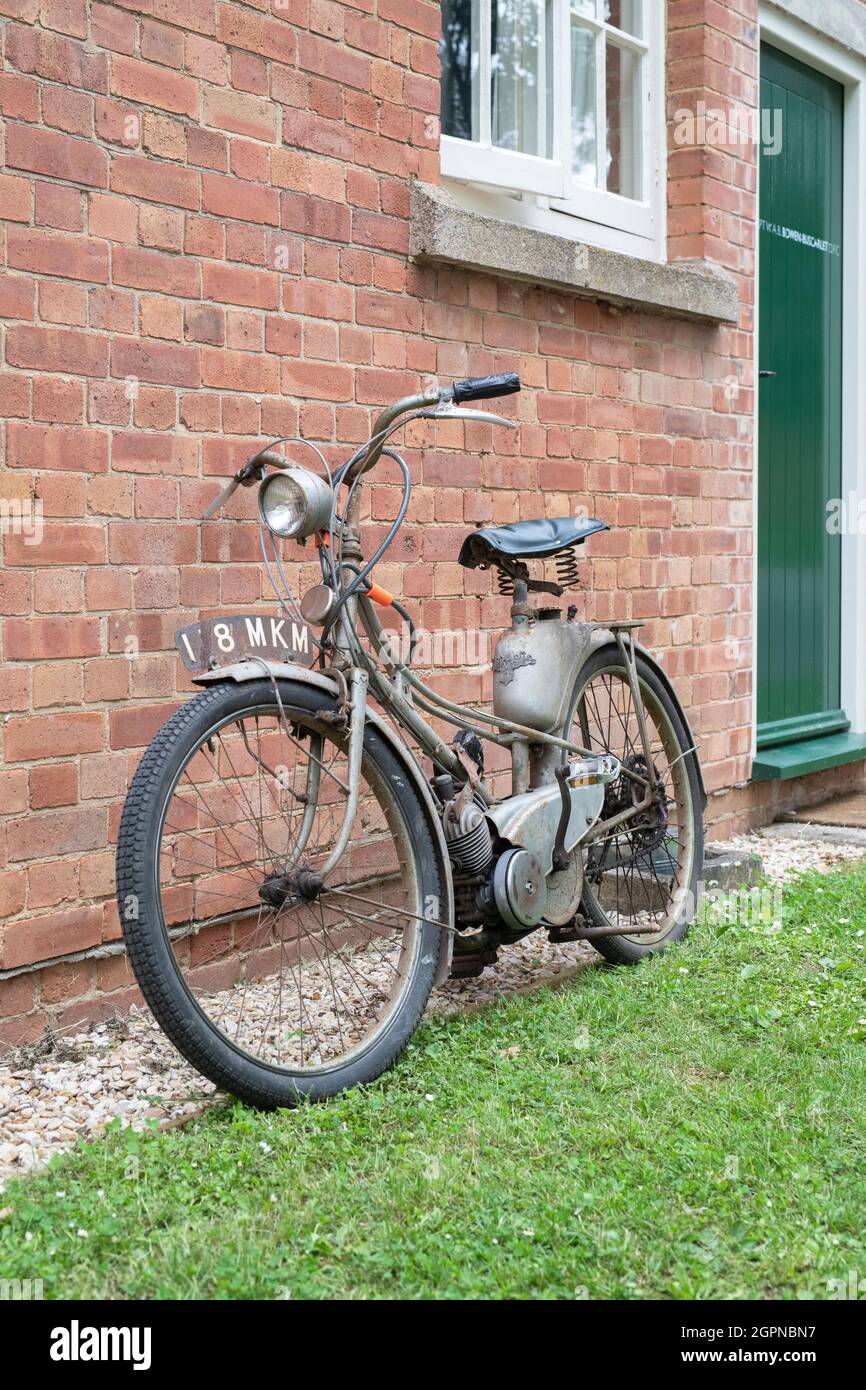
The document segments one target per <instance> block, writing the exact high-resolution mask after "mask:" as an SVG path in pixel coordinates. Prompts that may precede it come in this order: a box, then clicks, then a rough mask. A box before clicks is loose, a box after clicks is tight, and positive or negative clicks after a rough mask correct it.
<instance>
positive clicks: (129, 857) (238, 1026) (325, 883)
mask: <svg viewBox="0 0 866 1390" xmlns="http://www.w3.org/2000/svg"><path fill="white" fill-rule="evenodd" d="M278 689H279V694H280V700H281V702H282V709H281V708H280V704H279V702H278V701H277V700H276V698H275V695H274V687H273V686H272V684H271V682H270V681H269V680H261V681H250V682H244V683H241V684H229V683H226V684H223V685H217V686H213V687H211V688H210V689H209V690H206V691H204V692H203V693H202V694H200V695H198V696H196V697H195V698H194V699H193V700H191V701H190V702H189V703H188V704H187V705H185V706H184V707H183V708H182V709H180V710H178V712H177V713H176V714H175V715H174V716H173V717H172V718H171V719H170V720H169V721H168V723H167V724H166V725H165V726H164V727H163V729H162V730H161V731H160V732H159V733H158V734H157V736H156V738H155V739H154V740H153V742H152V743H151V745H150V747H149V748H148V749H147V751H146V752H145V755H144V757H143V759H142V761H141V763H140V765H139V768H138V771H137V772H136V774H135V778H134V780H133V782H132V785H131V787H130V791H129V795H128V797H127V800H126V805H125V807H124V811H123V818H122V821H121V827H120V837H119V844H118V854H117V887H118V897H119V904H120V916H121V922H122V924H123V931H124V936H125V938H126V943H127V947H128V950H129V956H130V960H131V962H132V966H133V969H134V971H135V974H136V977H137V979H138V982H139V985H140V987H141V989H142V992H143V994H144V996H145V998H146V1000H147V1002H148V1004H149V1005H150V1008H151V1009H152V1011H153V1013H154V1014H155V1016H156V1018H157V1021H158V1022H159V1023H160V1025H161V1026H162V1028H163V1030H164V1031H165V1032H166V1033H167V1034H168V1036H169V1037H170V1038H171V1039H172V1041H173V1042H174V1044H175V1046H176V1047H177V1048H178V1049H179V1051H180V1052H182V1053H183V1055H184V1056H185V1057H186V1058H187V1059H188V1060H189V1061H190V1062H192V1064H193V1065H194V1066H196V1067H197V1068H198V1069H199V1070H200V1071H201V1072H203V1073H204V1074H205V1075H206V1076H207V1077H209V1078H210V1080H212V1081H213V1082H215V1084H216V1085H218V1086H220V1087H222V1088H224V1089H226V1090H228V1091H231V1092H233V1093H234V1094H235V1095H237V1096H239V1097H241V1098H242V1099H243V1100H246V1101H249V1102H250V1103H253V1104H257V1105H262V1106H278V1105H290V1104H292V1103H294V1102H295V1101H297V1100H298V1099H299V1098H300V1097H302V1096H309V1097H311V1098H314V1099H319V1098H322V1097H325V1096H330V1095H333V1094H335V1093H336V1092H338V1091H340V1090H342V1089H344V1088H345V1087H348V1086H354V1085H357V1084H359V1083H362V1082H367V1081H371V1080H372V1079H373V1078H374V1077H376V1076H378V1075H379V1074H380V1073H381V1072H383V1071H384V1070H385V1069H386V1068H387V1067H389V1066H390V1065H391V1064H392V1063H393V1061H394V1060H395V1058H396V1057H397V1056H398V1055H399V1053H400V1051H401V1050H402V1048H403V1047H404V1046H405V1045H406V1043H407V1041H408V1040H409V1038H410V1037H411V1035H412V1033H413V1032H414V1030H415V1027H416V1026H417V1024H418V1021H419V1019H420V1017H421V1014H422V1012H423V1010H424V1006H425V1004H426V1002H427V998H428V996H429V994H430V990H431V988H432V985H433V980H434V978H435V974H436V969H437V964H438V960H439V953H440V950H444V949H445V948H446V945H447V942H446V939H445V936H446V933H445V929H444V927H443V926H442V925H440V923H442V922H443V921H444V920H447V918H448V903H447V899H446V896H445V894H446V888H445V880H444V877H443V872H442V866H441V864H440V862H439V855H438V851H437V846H436V844H435V841H434V839H433V836H432V834H431V830H430V826H429V824H428V822H427V818H426V812H425V808H424V806H423V804H422V802H421V800H420V798H419V797H418V795H417V794H416V792H415V791H414V790H413V788H412V787H411V784H410V780H409V778H408V777H407V776H406V772H405V768H404V767H403V765H402V764H401V762H400V761H399V760H398V758H397V757H396V756H395V754H394V752H393V751H392V750H391V748H390V747H389V746H388V744H387V742H386V740H385V739H384V738H383V737H382V735H381V734H380V733H379V732H378V731H377V730H376V729H375V727H374V726H372V725H370V724H368V725H367V728H366V731H365V741H364V756H363V762H362V778H361V794H360V799H359V801H358V805H357V811H356V814H355V816H354V818H353V822H352V825H351V827H350V829H349V835H348V840H347V842H346V845H345V848H344V849H343V851H342V853H341V854H340V856H339V859H338V860H337V862H336V864H335V865H334V867H333V868H332V869H329V870H327V871H326V872H323V870H325V869H326V864H327V860H328V858H329V856H330V855H331V854H332V852H333V851H334V848H335V846H336V844H337V841H338V837H339V836H340V831H341V828H342V826H343V823H344V820H345V815H346V806H347V797H348V790H349V788H348V780H347V747H348V739H347V733H346V731H345V729H344V728H343V727H342V724H341V720H340V716H339V712H338V711H337V709H336V708H335V706H334V702H333V700H332V698H331V697H330V696H329V695H328V694H327V692H325V691H321V690H318V689H317V688H315V687H313V686H309V685H304V684H301V683H295V682H288V681H281V682H279V684H278Z"/></svg>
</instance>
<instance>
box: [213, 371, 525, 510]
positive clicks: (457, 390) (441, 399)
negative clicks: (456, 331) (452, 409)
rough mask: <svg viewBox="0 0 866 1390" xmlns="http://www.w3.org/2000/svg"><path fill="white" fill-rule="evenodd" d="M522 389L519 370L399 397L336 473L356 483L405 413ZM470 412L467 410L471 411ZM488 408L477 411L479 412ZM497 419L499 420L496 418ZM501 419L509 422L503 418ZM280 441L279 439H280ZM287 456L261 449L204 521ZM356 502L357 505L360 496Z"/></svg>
mask: <svg viewBox="0 0 866 1390" xmlns="http://www.w3.org/2000/svg"><path fill="white" fill-rule="evenodd" d="M519 390H520V377H519V376H518V375H517V373H516V372H499V373H498V374H496V375H494V376H475V377H467V378H466V379H465V380H464V381H455V382H454V385H453V386H443V387H434V388H432V389H431V390H429V391H422V392H421V393H420V395H417V396H404V397H403V399H402V400H400V401H395V402H394V404H393V405H389V406H386V407H385V409H384V410H383V411H382V413H381V415H380V416H379V418H378V420H377V421H376V424H375V426H374V429H373V433H372V435H371V440H373V441H375V442H374V443H370V444H369V445H367V446H364V450H363V451H362V450H359V451H358V453H357V454H356V455H355V456H354V458H353V459H350V460H349V463H348V464H346V465H344V466H343V468H342V469H340V470H339V472H338V473H337V475H336V479H337V480H339V481H340V482H344V483H352V482H353V481H354V479H355V478H357V477H358V475H359V474H361V473H366V472H367V471H368V469H370V468H372V467H373V465H374V464H375V463H377V462H378V460H379V459H380V458H381V457H382V450H383V448H384V446H385V437H386V435H387V433H388V431H389V429H390V427H391V426H392V425H393V424H394V421H395V420H398V419H399V417H400V416H401V415H409V414H411V413H412V412H413V411H414V412H419V413H426V412H427V411H432V409H433V407H436V406H447V405H449V404H452V405H455V406H460V405H462V403H463V402H464V401H480V400H487V399H490V398H491V397H493V396H513V395H514V394H515V392H517V391H519ZM469 413H470V412H467V414H469ZM483 413H484V412H481V411H479V412H476V414H477V416H479V417H480V416H481V415H483ZM493 423H496V420H495V418H494V420H493ZM500 423H502V424H506V423H508V422H507V421H505V420H502V421H501V422H500ZM278 442H279V441H278ZM285 467H286V460H285V459H284V458H282V457H281V456H280V455H279V454H276V453H274V452H272V450H271V449H270V447H268V448H265V449H262V450H260V452H259V453H257V454H253V455H252V456H251V457H250V458H249V459H247V462H246V463H245V464H244V466H243V468H241V469H240V471H239V472H238V473H236V474H235V476H234V477H233V478H232V479H231V480H230V481H229V483H228V485H227V486H226V487H225V488H223V490H222V492H221V493H220V494H219V496H218V497H215V498H214V500H213V502H211V504H210V506H209V507H208V509H207V511H206V512H205V514H204V516H203V517H202V520H203V521H209V520H210V518H211V517H212V516H214V515H215V514H216V513H217V512H218V511H219V510H220V508H221V507H222V506H224V504H225V503H226V502H227V501H228V500H229V498H230V497H231V496H233V494H234V493H235V491H236V490H237V489H238V488H239V487H251V486H252V485H253V483H258V482H261V480H262V477H263V476H264V470H265V469H266V468H285ZM355 505H356V506H357V500H356V503H355Z"/></svg>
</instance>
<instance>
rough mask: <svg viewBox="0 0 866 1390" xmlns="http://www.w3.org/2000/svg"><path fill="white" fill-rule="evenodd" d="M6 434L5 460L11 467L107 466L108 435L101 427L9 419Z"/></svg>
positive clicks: (95, 470)
mask: <svg viewBox="0 0 866 1390" xmlns="http://www.w3.org/2000/svg"><path fill="white" fill-rule="evenodd" d="M7 438H8V450H7V459H6V461H7V463H8V464H9V466H10V467H11V468H57V469H61V470H66V471H73V472H75V471H80V472H85V473H104V472H105V471H106V469H107V468H108V438H107V436H106V435H105V434H104V433H103V432H102V431H101V430H90V429H81V428H74V429H66V428H63V427H61V426H59V425H27V424H19V423H17V422H11V423H10V424H9V426H8V430H7Z"/></svg>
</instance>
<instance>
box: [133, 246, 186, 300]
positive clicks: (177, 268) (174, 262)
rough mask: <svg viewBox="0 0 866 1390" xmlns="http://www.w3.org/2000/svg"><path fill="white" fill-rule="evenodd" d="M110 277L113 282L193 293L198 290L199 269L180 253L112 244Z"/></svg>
mask: <svg viewBox="0 0 866 1390" xmlns="http://www.w3.org/2000/svg"><path fill="white" fill-rule="evenodd" d="M111 270H112V278H113V280H114V283H115V284H116V285H132V286H133V287H134V288H135V289H140V290H158V291H159V292H160V293H164V294H179V295H184V296H188V297H190V298H193V297H195V296H196V295H197V294H198V292H199V270H198V266H197V265H196V263H195V262H194V261H190V260H187V259H185V258H183V257H181V256H169V255H163V254H162V253H161V252H159V251H149V250H143V249H141V248H140V247H134V246H115V248H114V250H113V252H112V257H111Z"/></svg>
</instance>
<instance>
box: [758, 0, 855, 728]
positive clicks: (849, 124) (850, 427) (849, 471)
mask: <svg viewBox="0 0 866 1390" xmlns="http://www.w3.org/2000/svg"><path fill="white" fill-rule="evenodd" d="M780 3H781V0H776V2H775V3H773V4H772V5H771V4H767V3H762V4H761V6H760V37H761V39H766V40H767V41H768V42H769V43H771V44H772V45H773V47H774V48H780V49H782V50H783V52H785V53H790V54H791V56H792V57H794V58H799V59H800V61H801V62H803V63H806V64H808V65H809V66H810V67H813V68H816V69H817V70H818V71H819V72H823V73H826V74H827V75H828V76H829V77H833V78H835V79H836V81H837V82H840V83H841V84H842V85H843V87H844V88H845V110H844V119H845V127H844V137H843V138H844V174H843V177H844V203H843V237H844V245H843V256H844V266H843V289H842V298H843V323H842V495H843V497H847V496H848V495H849V493H851V492H854V493H856V494H857V497H858V498H866V388H864V382H866V56H864V57H861V56H860V55H859V54H858V53H855V52H854V51H852V50H851V49H850V48H849V47H840V46H839V45H838V44H836V43H834V42H832V41H831V40H830V39H828V38H827V37H826V33H827V31H828V30H830V31H833V32H835V33H836V34H840V36H841V35H845V34H846V32H847V31H848V29H849V26H850V21H851V13H852V11H851V3H850V0H822V4H821V7H820V23H821V25H822V32H819V31H818V30H817V29H813V28H811V27H810V26H809V25H807V24H806V23H804V22H801V21H800V20H799V19H795V18H792V17H791V16H790V15H789V14H783V13H781V10H780V8H778V5H779V4H780ZM857 5H858V9H860V10H862V11H863V17H862V20H861V26H860V29H859V34H860V38H861V41H862V47H863V53H864V55H866V5H864V4H862V3H861V0H857ZM797 8H798V9H801V8H802V9H805V8H806V7H805V6H801V5H799V4H797ZM810 8H812V9H813V10H814V6H810ZM843 41H844V40H843ZM758 167H759V169H760V163H759V166H758ZM758 198H759V199H760V188H759V189H758ZM758 208H759V209H760V202H759V203H758ZM756 246H757V242H756ZM758 274H759V275H760V268H759V270H758ZM759 304H760V296H759V286H758V283H757V280H756V284H755V311H756V324H755V455H754V470H753V471H754V494H753V496H754V510H755V532H754V536H755V540H754V554H755V570H754V595H753V611H754V636H753V653H754V655H753V671H754V682H753V683H754V691H753V706H752V708H753V715H752V752H753V755H754V751H755V728H756V722H757V700H758V679H757V677H758V663H757V654H758V632H757V624H758V394H759V392H758V361H759V357H758V339H759V334H760V323H759V320H758V307H759ZM841 636H842V706H843V708H844V709H845V711H846V713H847V715H848V718H849V719H850V720H851V729H852V731H853V732H854V733H863V732H866V535H864V536H858V535H847V536H844V537H843V540H842V634H841Z"/></svg>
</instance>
